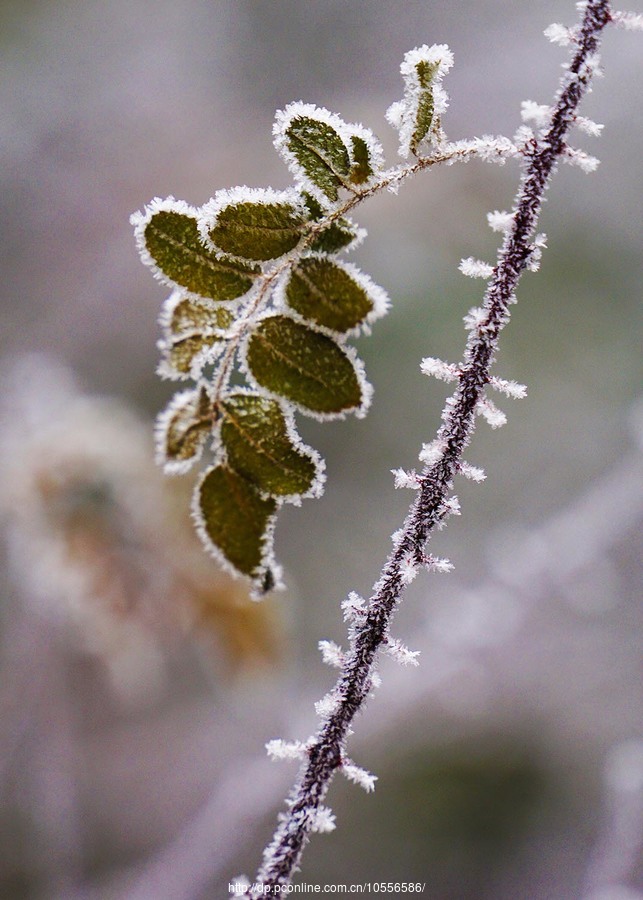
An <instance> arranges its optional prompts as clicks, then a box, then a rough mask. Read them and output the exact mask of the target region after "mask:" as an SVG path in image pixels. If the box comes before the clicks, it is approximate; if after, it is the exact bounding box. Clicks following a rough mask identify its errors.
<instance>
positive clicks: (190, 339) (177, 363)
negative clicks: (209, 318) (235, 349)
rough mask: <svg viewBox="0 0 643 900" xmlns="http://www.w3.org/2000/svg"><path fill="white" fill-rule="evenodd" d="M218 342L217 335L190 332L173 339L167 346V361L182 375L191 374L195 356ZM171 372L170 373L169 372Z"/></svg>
mask: <svg viewBox="0 0 643 900" xmlns="http://www.w3.org/2000/svg"><path fill="white" fill-rule="evenodd" d="M216 343H218V341H217V339H216V337H213V336H212V335H206V334H190V335H187V336H185V337H180V338H178V339H177V340H175V341H172V342H171V343H170V344H169V345H168V347H167V351H166V352H167V362H168V365H169V366H170V368H171V369H173V370H174V371H175V372H179V373H180V374H181V375H189V374H190V373H191V371H192V365H193V363H194V360H195V358H196V357H197V356H198V355H199V353H202V352H203V351H204V350H209V349H210V348H211V347H214V345H215V344H216ZM167 374H169V373H167Z"/></svg>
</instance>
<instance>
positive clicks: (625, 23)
mask: <svg viewBox="0 0 643 900" xmlns="http://www.w3.org/2000/svg"><path fill="white" fill-rule="evenodd" d="M612 22H613V23H614V24H615V25H618V27H619V28H625V29H627V30H628V31H643V15H641V14H640V13H633V12H613V13H612Z"/></svg>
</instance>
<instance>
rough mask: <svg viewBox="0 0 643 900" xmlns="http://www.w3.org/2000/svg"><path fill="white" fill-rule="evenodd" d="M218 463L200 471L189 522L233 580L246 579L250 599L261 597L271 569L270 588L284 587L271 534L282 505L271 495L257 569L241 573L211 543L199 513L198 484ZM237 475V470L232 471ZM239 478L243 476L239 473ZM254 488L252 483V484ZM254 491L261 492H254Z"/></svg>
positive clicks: (199, 486)
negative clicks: (191, 522) (252, 572)
mask: <svg viewBox="0 0 643 900" xmlns="http://www.w3.org/2000/svg"><path fill="white" fill-rule="evenodd" d="M220 465H221V462H218V463H215V464H214V465H212V466H208V467H207V468H206V469H204V470H203V472H202V473H201V474H200V476H199V479H198V481H197V482H196V484H195V485H194V491H193V493H192V503H191V506H190V514H191V517H192V521H193V522H194V527H195V529H196V532H197V534H198V535H199V538H200V539H201V543H202V544H203V547H204V548H205V551H206V553H208V554H209V555H210V556H211V557H212V558H213V559H214V560H215V561H216V562H217V563H218V564H219V565H220V566H221V568H222V569H223V570H224V571H225V572H227V573H228V574H229V575H231V576H232V577H233V578H235V579H240V578H242V579H244V580H246V581H249V582H250V583H251V584H252V585H253V588H252V590H251V592H250V599H251V600H263V598H264V596H265V592H264V591H263V590H262V589H261V584H262V582H263V580H264V578H265V575H266V573H267V572H268V571H269V570H270V571H271V572H272V575H273V578H274V585H273V586H272V587H271V589H270V590H271V591H282V590H285V587H286V586H285V584H284V582H283V569H282V567H281V565H280V564H279V563H278V562H277V560H276V558H275V554H274V536H275V527H276V524H277V516H278V515H279V510H280V508H281V506H282V502H281V499H280V498H279V499H278V498H276V497H273V498H272V499H273V500H274V501H275V504H276V505H275V511H274V513H273V514H272V515H271V516H269V517H268V521H267V523H266V528H265V530H264V533H263V535H262V538H261V541H260V544H259V547H260V551H261V558H260V561H259V566H258V568H257V570H256V575H254V576H251V575H246V574H245V573H244V572H240V571H239V569H237V568H236V566H234V565H233V564H232V563H231V562H230V560H229V559H228V557H227V556H226V555H225V554H224V552H223V551H222V550H221V549H220V548H219V547H218V546H217V545H216V544H215V543H214V541H213V540H212V539H211V538H210V535H209V534H208V531H207V527H206V524H205V521H204V518H203V513H202V512H201V502H200V500H201V496H200V495H201V486H202V484H203V482H204V481H205V479H206V478H207V477H208V475H209V474H210V472H212V471H213V470H214V469H216V468H217V467H218V466H220ZM235 474H237V475H238V473H235ZM239 477H242V476H239ZM252 487H254V485H252ZM257 493H260V492H259V491H257Z"/></svg>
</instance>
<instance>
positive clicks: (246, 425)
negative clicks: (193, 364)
mask: <svg viewBox="0 0 643 900" xmlns="http://www.w3.org/2000/svg"><path fill="white" fill-rule="evenodd" d="M222 407H223V413H224V417H223V424H222V426H221V439H222V441H223V445H224V447H225V449H226V453H227V457H228V464H229V465H230V466H231V467H232V468H233V469H234V470H235V471H236V472H238V473H239V474H240V475H243V476H244V477H245V478H247V479H248V481H251V482H253V484H255V485H256V486H257V487H258V488H259V489H260V490H261V491H263V492H265V493H266V494H272V495H274V496H288V495H301V494H305V493H306V492H307V491H310V489H311V488H312V487H313V485H314V483H315V481H316V480H317V478H318V473H319V464H318V462H317V461H316V458H315V456H313V454H312V453H311V452H310V450H309V449H308V448H304V447H303V446H302V445H301V443H299V442H298V443H299V446H297V444H296V443H295V441H296V440H297V438H296V437H295V436H294V429H293V427H292V426H290V427H289V424H290V423H288V422H287V420H286V416H285V415H284V412H283V410H282V408H281V404H279V403H278V402H277V401H276V400H270V399H269V398H267V397H262V396H260V395H257V394H249V393H238V394H231V395H230V396H229V397H227V398H226V400H225V401H224V402H223V404H222Z"/></svg>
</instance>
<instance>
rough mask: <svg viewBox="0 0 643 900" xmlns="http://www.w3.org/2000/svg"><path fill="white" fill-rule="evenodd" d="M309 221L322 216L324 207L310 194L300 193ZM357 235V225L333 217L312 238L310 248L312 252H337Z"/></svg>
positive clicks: (350, 242) (316, 220) (317, 219)
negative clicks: (332, 219)
mask: <svg viewBox="0 0 643 900" xmlns="http://www.w3.org/2000/svg"><path fill="white" fill-rule="evenodd" d="M302 197H303V199H304V203H305V204H306V209H307V210H308V213H309V216H310V219H311V221H313V222H318V221H319V220H320V219H323V218H324V208H323V206H322V205H321V203H320V202H319V201H318V200H317V199H316V198H315V197H313V196H312V195H311V194H309V193H307V192H306V191H304V192H303V193H302ZM356 237H357V227H356V226H355V225H353V223H352V222H350V221H349V220H348V219H344V218H341V219H335V220H334V221H333V222H331V223H330V225H328V226H327V227H326V228H324V229H323V230H322V231H320V232H319V234H318V235H317V236H316V237H315V238H314V239H313V241H312V243H311V245H310V249H311V250H312V251H313V252H314V253H338V252H339V251H340V250H343V249H344V247H348V245H349V244H352V243H353V241H354V240H355V238H356Z"/></svg>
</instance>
